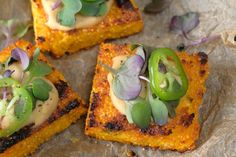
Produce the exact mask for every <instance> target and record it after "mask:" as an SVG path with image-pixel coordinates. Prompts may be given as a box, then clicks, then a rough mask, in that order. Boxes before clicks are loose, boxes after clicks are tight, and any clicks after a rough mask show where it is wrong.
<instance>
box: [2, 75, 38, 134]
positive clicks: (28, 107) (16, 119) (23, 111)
mask: <svg viewBox="0 0 236 157" xmlns="http://www.w3.org/2000/svg"><path fill="white" fill-rule="evenodd" d="M0 87H12V93H13V98H12V100H13V99H14V98H15V99H16V102H17V101H18V100H21V102H22V101H23V102H24V103H23V104H20V103H19V104H16V106H15V108H14V112H12V111H11V109H7V110H6V112H5V117H4V118H8V119H9V121H10V124H9V125H8V127H7V128H4V129H2V130H0V137H6V136H10V135H11V134H13V133H14V132H16V131H18V130H20V129H21V128H22V127H23V126H24V125H25V123H26V121H27V120H28V119H29V117H30V115H31V113H32V108H33V102H32V98H31V96H30V94H29V92H28V91H27V90H26V89H25V88H23V87H21V85H20V84H19V83H18V82H17V81H15V80H13V79H12V78H3V79H0ZM12 100H11V101H12ZM8 105H9V104H8ZM17 105H18V109H20V112H18V114H17V116H16V107H17ZM19 105H21V106H19ZM19 107H20V108H19Z"/></svg>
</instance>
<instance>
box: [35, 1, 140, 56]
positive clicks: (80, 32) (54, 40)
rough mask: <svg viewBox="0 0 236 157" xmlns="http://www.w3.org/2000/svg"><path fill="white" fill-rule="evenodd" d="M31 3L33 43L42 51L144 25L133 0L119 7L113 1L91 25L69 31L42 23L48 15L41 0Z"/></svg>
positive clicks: (83, 44)
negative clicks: (54, 28)
mask: <svg viewBox="0 0 236 157" xmlns="http://www.w3.org/2000/svg"><path fill="white" fill-rule="evenodd" d="M31 4H32V12H33V17H34V31H35V37H36V43H37V45H38V46H39V47H40V48H41V49H42V50H43V51H49V52H51V53H52V54H53V56H55V57H61V56H62V55H64V54H65V53H69V54H70V53H74V52H76V51H78V50H80V49H84V48H88V47H91V46H94V45H96V44H98V43H101V42H102V41H104V40H106V39H114V38H120V37H124V36H128V35H131V34H134V33H137V32H140V31H141V30H142V28H143V22H142V19H141V14H140V12H139V10H138V8H137V7H136V5H135V3H134V1H133V0H131V1H127V3H126V4H125V5H124V6H122V7H118V6H117V4H116V3H115V2H114V4H113V6H112V8H111V10H110V12H109V13H108V15H107V17H105V19H104V20H103V21H102V22H101V23H99V24H98V25H95V26H93V27H90V28H86V29H75V30H71V31H60V30H52V29H50V28H49V27H48V26H46V25H45V23H46V22H47V15H45V12H44V10H43V7H42V3H41V0H31Z"/></svg>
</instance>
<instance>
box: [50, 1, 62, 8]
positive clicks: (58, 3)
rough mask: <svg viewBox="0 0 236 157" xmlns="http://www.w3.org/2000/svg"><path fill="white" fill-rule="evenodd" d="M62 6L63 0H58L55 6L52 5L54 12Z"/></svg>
mask: <svg viewBox="0 0 236 157" xmlns="http://www.w3.org/2000/svg"><path fill="white" fill-rule="evenodd" d="M60 5H61V0H57V1H56V2H55V3H54V4H53V5H52V10H55V9H57V8H58V7H59V6H60Z"/></svg>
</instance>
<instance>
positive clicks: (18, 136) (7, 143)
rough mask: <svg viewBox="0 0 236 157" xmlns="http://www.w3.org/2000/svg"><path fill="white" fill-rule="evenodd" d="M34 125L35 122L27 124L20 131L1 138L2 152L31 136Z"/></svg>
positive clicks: (0, 147)
mask: <svg viewBox="0 0 236 157" xmlns="http://www.w3.org/2000/svg"><path fill="white" fill-rule="evenodd" d="M32 126H33V124H31V125H28V126H25V127H24V128H22V129H21V130H19V131H18V132H15V133H14V134H12V135H11V136H9V137H5V138H0V153H3V152H4V151H5V150H7V148H9V147H11V146H13V145H14V144H16V143H17V142H19V141H21V140H23V139H25V138H26V137H28V136H30V135H31V131H32Z"/></svg>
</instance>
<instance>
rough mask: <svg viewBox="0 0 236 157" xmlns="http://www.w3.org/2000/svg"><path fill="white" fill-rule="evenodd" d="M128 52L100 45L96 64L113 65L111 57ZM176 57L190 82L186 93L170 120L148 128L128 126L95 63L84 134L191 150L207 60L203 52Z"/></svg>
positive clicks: (123, 47) (120, 47) (124, 48)
mask: <svg viewBox="0 0 236 157" xmlns="http://www.w3.org/2000/svg"><path fill="white" fill-rule="evenodd" d="M130 49H131V48H130V45H114V44H102V45H101V46H100V52H99V54H98V63H99V62H102V63H104V64H107V65H109V66H112V58H114V57H116V56H120V55H132V54H134V53H135V52H132V51H131V50H130ZM177 55H178V56H179V58H180V60H181V62H182V64H183V68H184V70H185V72H186V75H187V77H188V80H189V87H188V90H187V93H186V95H185V96H184V97H182V98H181V100H180V103H179V105H178V107H177V108H176V116H175V117H174V118H173V119H170V120H169V121H168V123H167V124H166V125H164V126H158V125H156V124H154V123H151V124H150V126H149V127H148V128H147V129H139V128H138V127H136V126H135V125H133V124H129V123H128V121H127V119H126V116H125V115H122V114H121V113H120V112H119V111H118V110H117V109H116V108H115V107H114V105H113V104H112V101H111V98H110V96H109V88H110V87H109V83H108V81H107V75H108V72H107V71H106V70H105V69H104V68H103V67H102V66H101V65H100V64H97V66H96V73H95V76H94V80H93V87H92V92H91V97H90V108H89V111H88V114H87V120H86V128H85V133H86V135H89V136H93V137H96V138H99V139H103V140H111V141H118V142H122V143H130V144H134V145H140V146H149V147H152V148H159V149H161V150H177V151H180V152H183V151H186V150H192V149H194V148H195V147H196V140H197V139H198V137H199V132H200V124H199V120H198V119H199V106H200V105H201V104H202V99H203V94H204V93H205V91H206V88H205V86H204V83H205V81H206V79H207V77H208V63H207V59H208V58H207V55H206V54H205V53H203V52H200V53H198V54H193V55H189V54H187V53H186V52H181V53H177Z"/></svg>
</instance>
